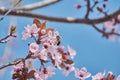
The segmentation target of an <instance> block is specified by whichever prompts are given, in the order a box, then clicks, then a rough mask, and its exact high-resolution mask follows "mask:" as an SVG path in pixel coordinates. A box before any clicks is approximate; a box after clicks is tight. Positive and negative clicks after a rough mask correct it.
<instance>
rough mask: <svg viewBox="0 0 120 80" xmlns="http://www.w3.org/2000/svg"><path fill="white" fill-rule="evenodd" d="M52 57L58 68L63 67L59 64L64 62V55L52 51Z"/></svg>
mask: <svg viewBox="0 0 120 80" xmlns="http://www.w3.org/2000/svg"><path fill="white" fill-rule="evenodd" d="M51 55H52V59H53V60H54V64H55V66H56V67H57V68H59V69H61V67H60V66H59V64H61V62H62V55H61V54H59V53H52V54H51Z"/></svg>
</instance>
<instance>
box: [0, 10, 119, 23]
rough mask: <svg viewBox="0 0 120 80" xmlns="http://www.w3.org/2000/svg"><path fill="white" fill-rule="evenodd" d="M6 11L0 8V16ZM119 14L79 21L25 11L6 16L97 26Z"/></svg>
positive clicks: (117, 12)
mask: <svg viewBox="0 0 120 80" xmlns="http://www.w3.org/2000/svg"><path fill="white" fill-rule="evenodd" d="M7 11H8V9H2V8H0V15H4V14H5V13H6V12H7ZM119 14H120V10H117V11H116V12H114V13H112V14H110V15H108V16H105V17H102V18H98V19H80V18H72V17H66V18H60V17H52V16H46V15H41V14H35V13H30V12H25V11H18V10H16V11H11V12H10V13H9V14H8V15H12V16H22V17H29V18H39V19H43V20H48V21H53V22H63V23H81V24H89V25H91V24H99V23H103V22H105V21H108V20H110V19H112V18H116V17H117V16H118V15H119Z"/></svg>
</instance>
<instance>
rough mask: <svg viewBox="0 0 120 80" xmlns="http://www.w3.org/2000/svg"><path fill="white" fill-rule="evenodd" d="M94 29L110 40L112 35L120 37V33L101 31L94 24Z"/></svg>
mask: <svg viewBox="0 0 120 80" xmlns="http://www.w3.org/2000/svg"><path fill="white" fill-rule="evenodd" d="M92 27H93V28H94V29H95V30H97V31H98V32H100V33H102V35H103V37H106V38H109V36H110V35H116V36H120V33H117V32H105V31H104V30H101V29H99V28H98V27H97V26H96V25H95V24H92Z"/></svg>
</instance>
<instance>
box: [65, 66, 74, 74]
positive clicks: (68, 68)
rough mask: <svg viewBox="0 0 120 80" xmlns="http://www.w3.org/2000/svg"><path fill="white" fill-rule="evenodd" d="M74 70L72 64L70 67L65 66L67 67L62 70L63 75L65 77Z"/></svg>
mask: <svg viewBox="0 0 120 80" xmlns="http://www.w3.org/2000/svg"><path fill="white" fill-rule="evenodd" d="M74 69H75V68H74V66H73V64H72V65H67V66H66V67H65V69H64V70H63V74H64V75H65V76H68V75H69V73H70V72H72V71H74Z"/></svg>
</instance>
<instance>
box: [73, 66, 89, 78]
mask: <svg viewBox="0 0 120 80" xmlns="http://www.w3.org/2000/svg"><path fill="white" fill-rule="evenodd" d="M90 76H91V74H90V73H89V72H87V69H86V68H85V67H83V68H81V69H78V68H76V69H75V77H76V78H79V79H81V80H85V79H86V78H89V77H90Z"/></svg>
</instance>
